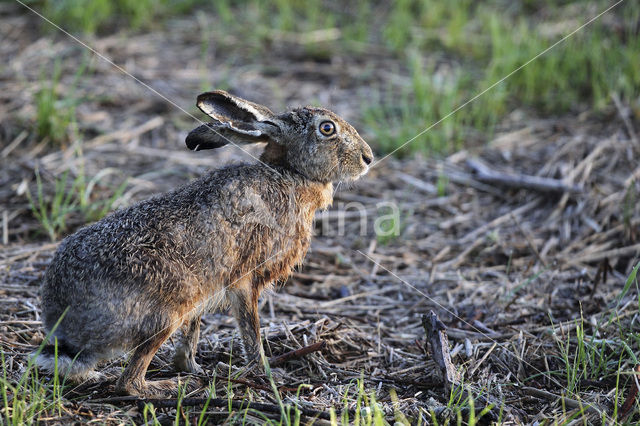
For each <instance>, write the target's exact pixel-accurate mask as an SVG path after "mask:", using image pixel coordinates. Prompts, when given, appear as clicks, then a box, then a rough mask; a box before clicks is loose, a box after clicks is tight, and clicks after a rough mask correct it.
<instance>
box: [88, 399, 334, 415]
mask: <svg viewBox="0 0 640 426" xmlns="http://www.w3.org/2000/svg"><path fill="white" fill-rule="evenodd" d="M91 402H92V403H101V404H117V403H122V402H124V403H135V404H136V405H137V406H138V409H139V410H140V412H142V410H144V406H145V405H146V404H152V405H153V406H154V407H156V408H176V407H177V406H178V405H181V406H183V407H184V406H202V405H205V404H207V405H208V406H209V407H215V408H228V407H229V400H228V399H226V398H183V399H178V398H149V399H146V398H138V397H131V396H120V397H113V398H103V399H97V400H94V401H91ZM231 407H232V408H233V409H234V410H255V411H259V412H265V413H273V414H280V413H281V408H280V406H279V405H275V404H266V403H261V402H249V401H238V400H235V399H234V400H231ZM297 409H298V410H299V411H300V413H301V414H302V415H304V416H307V417H316V418H319V419H324V420H331V416H330V414H329V413H327V412H324V411H320V410H314V409H311V408H305V407H297Z"/></svg>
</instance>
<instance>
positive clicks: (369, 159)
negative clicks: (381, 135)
mask: <svg viewBox="0 0 640 426" xmlns="http://www.w3.org/2000/svg"><path fill="white" fill-rule="evenodd" d="M362 161H364V163H365V164H366V165H367V166H368V165H369V164H371V162H372V161H373V157H372V156H371V155H369V154H362Z"/></svg>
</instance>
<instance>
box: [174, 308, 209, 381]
mask: <svg viewBox="0 0 640 426" xmlns="http://www.w3.org/2000/svg"><path fill="white" fill-rule="evenodd" d="M201 317H202V315H197V316H195V317H194V318H192V319H191V320H189V321H185V322H184V324H182V327H181V328H182V336H180V340H179V341H178V344H177V346H176V354H175V356H174V357H173V365H174V367H175V369H176V370H178V371H186V372H187V373H202V372H203V370H202V367H200V366H199V365H198V363H197V362H196V359H195V355H196V351H197V349H198V339H199V337H200V319H201Z"/></svg>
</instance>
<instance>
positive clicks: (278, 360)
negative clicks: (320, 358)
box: [269, 340, 327, 367]
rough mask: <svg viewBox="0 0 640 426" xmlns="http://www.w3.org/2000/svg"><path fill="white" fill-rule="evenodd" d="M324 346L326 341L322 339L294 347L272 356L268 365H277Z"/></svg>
mask: <svg viewBox="0 0 640 426" xmlns="http://www.w3.org/2000/svg"><path fill="white" fill-rule="evenodd" d="M325 346H327V342H325V341H324V340H320V341H319V342H316V343H313V344H311V345H309V346H305V347H303V348H300V349H296V350H295V351H290V352H286V353H283V354H282V355H278V356H274V357H273V358H271V359H270V360H269V365H271V367H277V366H279V365H282V364H284V363H285V362H287V361H289V360H292V359H297V358H300V357H303V356H305V355H307V354H310V353H312V352H316V351H320V350H322V349H324V348H325Z"/></svg>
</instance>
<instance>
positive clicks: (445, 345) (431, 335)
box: [422, 311, 458, 393]
mask: <svg viewBox="0 0 640 426" xmlns="http://www.w3.org/2000/svg"><path fill="white" fill-rule="evenodd" d="M422 326H423V327H424V330H425V332H426V334H427V341H428V342H429V343H430V344H431V352H432V355H433V360H434V361H435V362H436V365H437V366H438V368H440V373H441V375H442V380H443V381H444V385H445V392H447V393H448V392H449V390H450V389H451V385H452V384H455V383H456V382H457V381H458V380H457V374H456V369H455V367H454V366H453V363H452V362H451V355H450V354H449V339H448V338H447V332H446V329H447V328H446V327H445V325H444V324H443V323H442V321H440V319H439V318H438V316H437V315H436V313H435V312H433V311H429V313H428V314H427V315H423V316H422ZM425 349H426V348H425Z"/></svg>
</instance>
